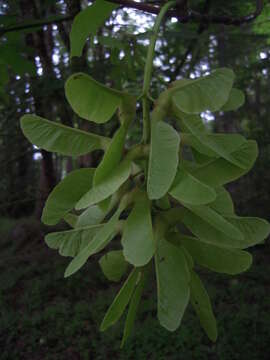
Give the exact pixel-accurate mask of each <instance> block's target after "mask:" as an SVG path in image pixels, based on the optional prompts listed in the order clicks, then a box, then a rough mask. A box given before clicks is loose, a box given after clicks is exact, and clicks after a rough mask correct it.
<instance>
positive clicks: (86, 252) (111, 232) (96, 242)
mask: <svg viewBox="0 0 270 360" xmlns="http://www.w3.org/2000/svg"><path fill="white" fill-rule="evenodd" d="M122 210H123V209H122V208H118V210H117V211H116V212H115V214H114V215H113V216H112V217H111V219H110V220H109V221H108V222H107V223H106V224H104V225H103V227H102V228H101V229H100V231H98V232H97V233H96V235H95V236H94V238H93V240H92V241H91V242H90V243H89V244H88V245H87V246H86V247H85V248H84V249H83V250H82V251H80V252H79V254H78V255H77V256H76V257H75V258H74V259H73V260H72V261H71V263H70V264H69V265H68V267H67V268H66V271H65V277H68V276H70V275H72V274H74V273H75V272H77V271H78V270H79V269H80V268H81V267H82V266H83V265H84V264H85V263H86V261H87V260H88V258H89V257H90V256H91V255H93V254H96V253H97V252H99V251H100V250H102V249H104V247H105V246H107V244H108V243H109V242H110V241H111V240H112V239H113V238H114V236H115V235H116V233H117V222H118V219H119V216H120V213H121V211H122Z"/></svg>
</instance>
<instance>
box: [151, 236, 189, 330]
mask: <svg viewBox="0 0 270 360" xmlns="http://www.w3.org/2000/svg"><path fill="white" fill-rule="evenodd" d="M155 265H156V277H157V291H158V319H159V322H160V324H161V325H162V326H163V327H165V328H166V329H167V330H169V331H174V330H176V329H177V328H178V327H179V325H180V323H181V320H182V317H183V315H184V312H185V309H186V307H187V304H188V301H189V295H190V290H189V282H190V273H189V269H188V265H187V262H186V257H185V254H184V253H183V250H182V249H181V248H178V247H176V246H174V245H172V244H170V243H169V242H167V241H166V240H165V239H161V241H160V242H159V245H158V249H157V254H156V256H155Z"/></svg>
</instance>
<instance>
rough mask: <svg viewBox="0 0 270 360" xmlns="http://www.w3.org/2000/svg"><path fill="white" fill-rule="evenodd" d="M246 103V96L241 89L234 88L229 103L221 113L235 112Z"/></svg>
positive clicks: (223, 107)
mask: <svg viewBox="0 0 270 360" xmlns="http://www.w3.org/2000/svg"><path fill="white" fill-rule="evenodd" d="M244 103H245V94H244V93H243V91H241V90H239V89H235V88H232V91H231V92H230V96H229V98H228V100H227V102H226V103H225V104H224V105H223V106H222V108H221V109H220V110H221V111H235V110H237V109H238V108H240V107H241V106H242V105H244Z"/></svg>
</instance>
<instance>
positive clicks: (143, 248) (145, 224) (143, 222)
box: [122, 193, 155, 266]
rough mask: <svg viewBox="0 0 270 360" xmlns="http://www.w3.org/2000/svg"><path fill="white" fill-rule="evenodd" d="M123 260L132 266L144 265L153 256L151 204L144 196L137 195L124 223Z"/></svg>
mask: <svg viewBox="0 0 270 360" xmlns="http://www.w3.org/2000/svg"><path fill="white" fill-rule="evenodd" d="M122 246H123V254H124V257H125V259H126V260H127V261H128V262H129V263H130V264H132V265H134V266H144V265H146V264H147V263H148V262H149V261H150V260H151V258H152V257H153V255H154V252H155V245H154V238H153V230H152V219H151V202H150V201H149V200H148V198H147V196H146V194H144V193H142V194H139V195H138V197H137V199H136V200H135V205H134V207H133V209H132V211H131V213H130V214H129V216H128V219H127V220H126V222H125V225H124V230H123V236H122Z"/></svg>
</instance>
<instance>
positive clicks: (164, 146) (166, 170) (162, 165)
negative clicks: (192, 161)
mask: <svg viewBox="0 0 270 360" xmlns="http://www.w3.org/2000/svg"><path fill="white" fill-rule="evenodd" d="M179 144H180V137H179V135H178V133H177V132H176V131H175V130H174V128H173V127H172V126H170V125H169V124H166V123H164V122H162V121H159V122H154V123H152V131H151V145H150V157H149V167H148V179H147V193H148V196H149V198H150V199H160V198H161V197H163V196H164V195H165V194H166V193H167V192H168V190H169V188H170V187H171V185H172V183H173V180H174V177H175V174H176V171H177V166H178V152H179Z"/></svg>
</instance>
